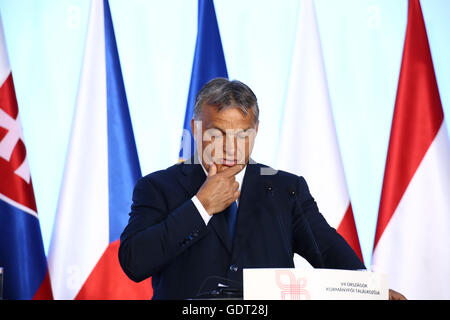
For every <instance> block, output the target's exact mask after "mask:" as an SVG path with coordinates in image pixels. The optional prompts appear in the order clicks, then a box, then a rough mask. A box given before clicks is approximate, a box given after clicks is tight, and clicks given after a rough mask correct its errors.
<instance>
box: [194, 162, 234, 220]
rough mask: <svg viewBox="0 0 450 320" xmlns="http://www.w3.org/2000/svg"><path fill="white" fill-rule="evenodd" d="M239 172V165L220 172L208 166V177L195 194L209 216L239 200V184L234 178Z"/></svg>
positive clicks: (212, 166) (213, 165)
mask: <svg viewBox="0 0 450 320" xmlns="http://www.w3.org/2000/svg"><path fill="white" fill-rule="evenodd" d="M241 170H242V166H241V165H235V166H233V167H229V168H226V169H225V170H223V171H221V172H217V167H216V165H215V164H214V163H213V164H211V165H210V166H209V171H208V177H207V178H206V181H205V182H204V183H203V185H202V186H201V187H200V189H199V190H198V192H197V194H196V196H197V198H198V200H199V201H200V202H201V203H202V205H203V207H204V208H205V210H206V212H208V214H209V215H211V216H212V215H213V214H215V213H219V212H222V211H223V210H225V209H226V208H227V207H229V206H230V204H231V203H232V202H233V201H236V200H237V199H238V198H239V195H240V193H239V190H238V189H239V183H238V182H237V181H236V179H235V177H234V176H235V175H236V174H237V173H238V172H239V171H241Z"/></svg>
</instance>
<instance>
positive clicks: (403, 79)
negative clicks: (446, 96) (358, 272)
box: [372, 0, 450, 299]
mask: <svg viewBox="0 0 450 320" xmlns="http://www.w3.org/2000/svg"><path fill="white" fill-rule="evenodd" d="M449 195H450V144H449V139H448V133H447V128H446V126H445V122H444V114H443V110H442V105H441V101H440V97H439V91H438V86H437V82H436V77H435V74H434V68H433V62H432V59H431V53H430V47H429V44H428V39H427V33H426V29H425V24H424V20H423V15H422V10H421V8H420V3H419V1H418V0H413V1H409V4H408V24H407V28H406V36H405V44H404V48H403V59H402V64H401V70H400V77H399V83H398V89H397V97H396V101H395V109H394V115H393V120H392V128H391V136H390V140H389V148H388V153H387V159H386V167H385V172H384V180H383V187H382V192H381V199H380V207H379V212H378V221H377V227H376V232H375V240H374V251H373V256H372V269H373V270H374V271H377V272H383V273H387V274H388V276H389V282H390V287H391V288H392V289H394V290H397V291H399V292H401V293H402V294H403V295H405V296H406V297H407V298H409V299H450V287H449V284H450V250H449V244H450V232H449V230H450V197H449Z"/></svg>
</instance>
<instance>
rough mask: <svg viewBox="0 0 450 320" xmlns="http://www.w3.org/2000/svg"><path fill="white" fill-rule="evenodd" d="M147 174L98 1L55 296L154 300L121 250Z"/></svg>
mask: <svg viewBox="0 0 450 320" xmlns="http://www.w3.org/2000/svg"><path fill="white" fill-rule="evenodd" d="M140 177H141V170H140V166H139V160H138V155H137V150H136V144H135V141H134V135H133V129H132V125H131V119H130V114H129V110H128V103H127V98H126V94H125V87H124V83H123V78H122V72H121V68H120V61H119V55H118V51H117V45H116V40H115V36H114V29H113V24H112V19H111V13H110V9H109V3H108V1H106V0H105V1H103V0H92V2H91V10H90V16H89V24H88V31H87V38H86V47H85V53H84V60H83V68H82V71H81V78H80V84H79V89H78V96H77V104H76V108H75V114H74V119H73V123H72V131H71V136H70V142H69V149H68V154H67V159H66V165H65V171H64V176H63V182H62V186H61V191H60V195H59V203H58V209H57V212H56V218H55V224H54V229H53V234H52V239H51V243H50V249H49V256H48V263H49V270H50V275H51V282H52V288H53V293H54V296H55V299H65V300H67V299H102V300H104V299H150V298H151V296H152V292H153V291H152V287H151V280H150V279H147V280H145V281H142V282H140V283H135V282H133V281H131V280H130V279H129V278H128V277H127V276H126V275H125V273H124V272H123V271H122V269H121V267H120V264H119V258H118V249H119V244H120V242H119V241H120V240H119V237H120V234H121V233H122V231H123V229H124V228H125V226H126V224H127V222H128V213H129V212H130V206H131V201H132V192H133V188H134V185H135V183H136V182H137V180H138V179H139V178H140Z"/></svg>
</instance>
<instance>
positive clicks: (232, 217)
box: [225, 201, 237, 240]
mask: <svg viewBox="0 0 450 320" xmlns="http://www.w3.org/2000/svg"><path fill="white" fill-rule="evenodd" d="M236 217H237V203H236V201H234V202H233V203H232V204H231V205H230V206H229V207H228V208H226V209H225V218H226V219H227V222H228V233H229V235H230V237H231V240H233V238H234V228H235V226H236Z"/></svg>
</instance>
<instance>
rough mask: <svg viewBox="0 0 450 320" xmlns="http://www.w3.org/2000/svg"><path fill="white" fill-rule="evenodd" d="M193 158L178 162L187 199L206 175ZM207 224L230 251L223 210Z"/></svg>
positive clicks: (200, 184)
mask: <svg viewBox="0 0 450 320" xmlns="http://www.w3.org/2000/svg"><path fill="white" fill-rule="evenodd" d="M193 160H194V159H193V158H191V159H190V161H191V162H190V163H191V164H188V163H184V162H183V163H181V164H180V166H181V172H182V176H181V177H180V179H179V181H180V183H181V185H182V186H183V187H184V189H185V190H186V192H187V194H188V197H189V199H190V198H192V197H193V196H194V195H195V194H196V193H197V191H198V189H200V187H201V186H202V184H203V183H204V182H205V180H206V175H205V172H204V171H203V168H202V166H201V165H200V164H199V162H196V163H194V162H193ZM209 226H211V228H212V229H213V230H214V231H215V232H216V234H217V236H218V237H219V238H220V240H221V241H222V243H223V245H224V246H225V248H227V250H228V251H229V252H230V253H231V239H230V236H229V234H228V227H227V221H226V219H225V215H224V212H221V213H217V214H215V215H213V217H212V218H211V220H209V222H208V227H209Z"/></svg>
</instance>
